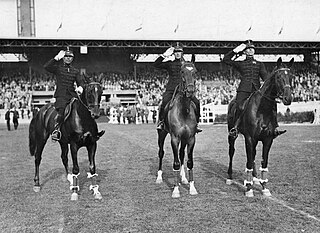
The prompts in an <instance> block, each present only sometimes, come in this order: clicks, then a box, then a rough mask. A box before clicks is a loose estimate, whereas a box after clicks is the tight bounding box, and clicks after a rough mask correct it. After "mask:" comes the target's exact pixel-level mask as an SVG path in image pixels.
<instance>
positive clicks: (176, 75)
mask: <svg viewBox="0 0 320 233" xmlns="http://www.w3.org/2000/svg"><path fill="white" fill-rule="evenodd" d="M172 54H174V60H169V61H166V62H163V60H164V59H165V58H169V57H170V56H171V55H172ZM183 62H184V59H183V48H182V47H181V46H179V45H177V46H176V47H170V48H169V49H167V50H166V51H165V52H164V53H163V54H162V55H161V56H160V57H158V58H157V59H156V61H155V62H154V64H153V65H154V67H156V68H159V69H165V70H167V71H168V74H169V80H168V83H167V85H166V91H165V92H164V93H163V95H162V102H161V105H160V108H159V122H158V126H157V129H159V130H163V129H164V118H165V106H166V105H167V103H168V102H169V101H170V100H171V99H172V96H173V94H174V91H175V89H176V87H177V86H178V85H179V84H180V83H181V82H182V78H181V76H180V71H181V66H182V64H183ZM191 99H192V101H193V102H194V103H195V105H196V108H197V111H196V116H197V123H199V119H200V102H199V100H198V99H197V98H196V97H195V96H194V95H193V96H192V97H191ZM197 132H202V129H200V128H199V127H198V124H197Z"/></svg>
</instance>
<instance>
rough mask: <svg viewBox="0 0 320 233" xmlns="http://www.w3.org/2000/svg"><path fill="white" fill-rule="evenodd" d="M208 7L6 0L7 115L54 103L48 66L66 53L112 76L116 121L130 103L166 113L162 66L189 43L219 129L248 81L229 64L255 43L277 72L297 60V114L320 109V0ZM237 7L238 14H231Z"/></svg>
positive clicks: (205, 102) (1, 6) (107, 96)
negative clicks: (242, 47)
mask: <svg viewBox="0 0 320 233" xmlns="http://www.w3.org/2000/svg"><path fill="white" fill-rule="evenodd" d="M199 3H200V1H199V2H198V1H184V0H176V1H168V0H162V1H160V0H156V1H147V0H132V1H124V0H120V1H117V0H86V1H84V0H74V1H70V0H56V1H50V0H28V1H25V0H2V1H0V15H1V18H2V20H1V21H0V28H1V30H0V78H1V93H0V95H1V96H0V114H1V119H2V120H3V116H4V112H5V111H6V109H8V108H12V107H14V106H16V107H17V108H19V109H20V113H21V114H22V116H25V118H27V119H30V117H31V115H32V114H31V112H32V110H33V109H35V108H39V107H41V106H43V105H44V104H46V103H49V102H52V101H54V100H53V99H52V96H53V92H54V88H55V83H54V77H52V75H51V74H49V73H47V72H46V71H45V70H44V68H43V65H44V63H45V62H46V61H48V60H49V59H50V58H52V57H53V56H54V55H55V54H56V53H57V52H59V50H60V49H64V48H66V47H70V48H71V49H72V50H73V51H74V53H75V62H74V63H75V66H76V67H78V68H80V70H81V73H83V74H86V75H88V76H99V77H101V78H102V80H103V87H104V91H103V99H102V103H101V106H102V110H103V112H104V113H105V114H106V115H109V116H111V115H112V116H113V115H115V114H116V109H117V108H120V107H121V108H129V107H138V108H139V107H140V106H147V107H148V108H149V110H153V109H156V108H157V106H158V105H159V102H160V101H161V93H162V92H163V90H164V87H165V84H166V78H167V74H166V73H164V72H161V71H159V70H156V69H154V68H153V66H152V62H153V61H154V60H155V59H156V57H157V56H158V55H159V54H161V53H163V52H164V51H165V50H166V49H167V48H168V47H170V46H173V45H175V44H176V43H177V42H179V43H180V44H181V45H182V46H183V48H184V52H185V58H186V59H187V60H188V59H190V57H191V54H195V55H196V67H197V69H198V71H199V72H198V79H197V85H198V89H199V91H198V93H197V95H198V97H199V98H200V100H201V104H202V110H203V113H202V120H201V122H202V123H213V121H214V117H215V115H216V114H221V113H226V108H227V104H228V103H229V101H230V100H231V98H232V97H233V96H234V95H235V92H236V87H237V85H238V83H239V79H238V74H237V73H236V72H233V70H232V69H230V68H229V67H227V66H225V65H223V64H222V63H221V62H220V61H221V59H222V57H223V55H224V54H225V53H227V52H228V51H230V50H231V49H233V48H235V47H236V46H237V45H239V44H240V43H241V42H243V41H245V40H246V39H252V40H253V41H254V44H255V47H256V54H257V57H256V58H257V60H260V61H263V62H264V63H265V65H266V67H267V69H268V70H269V71H270V70H271V69H272V68H273V67H274V65H275V61H276V60H277V58H278V57H282V59H283V60H284V61H285V62H286V61H289V60H290V59H291V58H292V57H294V58H295V65H294V79H293V84H294V103H293V104H292V107H290V108H291V111H314V110H315V109H318V111H317V112H320V107H319V106H320V70H319V69H320V68H319V67H320V66H319V65H320V14H319V13H320V12H319V9H320V1H317V0H297V1H292V0H284V1H281V2H279V1H276V0H270V1H262V0H249V1H245V2H244V1H237V0H229V1H221V0H203V1H201V4H199ZM275 6H276V7H275ZM230 8H235V9H239V10H238V11H237V12H238V13H236V14H234V15H229V14H228V9H230ZM244 15H245V16H244ZM266 19H267V20H266ZM239 59H241V58H239ZM110 109H113V110H110ZM278 110H279V111H280V112H286V111H287V108H286V107H284V106H279V109H278ZM150 117H151V116H150ZM3 121H4V120H3Z"/></svg>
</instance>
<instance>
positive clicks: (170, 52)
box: [162, 47, 174, 58]
mask: <svg viewBox="0 0 320 233" xmlns="http://www.w3.org/2000/svg"><path fill="white" fill-rule="evenodd" d="M173 51H174V47H170V48H168V49H167V50H166V51H165V52H164V53H163V54H162V56H163V57H164V58H168V57H170V56H171V55H172V54H173Z"/></svg>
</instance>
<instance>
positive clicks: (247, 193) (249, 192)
mask: <svg viewBox="0 0 320 233" xmlns="http://www.w3.org/2000/svg"><path fill="white" fill-rule="evenodd" d="M246 197H253V190H252V189H250V190H249V191H247V192H246Z"/></svg>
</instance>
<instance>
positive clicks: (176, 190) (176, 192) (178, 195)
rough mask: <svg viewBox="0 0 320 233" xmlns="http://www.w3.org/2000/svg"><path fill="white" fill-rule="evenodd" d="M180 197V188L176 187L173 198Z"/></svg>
mask: <svg viewBox="0 0 320 233" xmlns="http://www.w3.org/2000/svg"><path fill="white" fill-rule="evenodd" d="M179 197H180V192H179V188H178V186H177V187H174V189H173V192H172V198H179Z"/></svg>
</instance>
